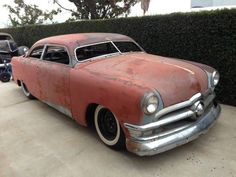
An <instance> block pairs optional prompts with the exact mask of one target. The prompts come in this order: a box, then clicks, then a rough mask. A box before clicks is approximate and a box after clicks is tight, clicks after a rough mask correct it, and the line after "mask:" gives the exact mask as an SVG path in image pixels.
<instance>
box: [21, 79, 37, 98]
mask: <svg viewBox="0 0 236 177" xmlns="http://www.w3.org/2000/svg"><path fill="white" fill-rule="evenodd" d="M21 89H22V91H23V93H24V94H25V96H26V97H28V98H29V99H34V96H33V95H32V94H31V93H30V92H29V90H28V88H27V87H26V85H25V84H24V82H23V81H21Z"/></svg>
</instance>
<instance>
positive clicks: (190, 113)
mask: <svg viewBox="0 0 236 177" xmlns="http://www.w3.org/2000/svg"><path fill="white" fill-rule="evenodd" d="M194 114H195V113H194V112H193V111H192V110H184V111H181V112H178V113H173V114H172V115H169V116H166V117H163V119H161V120H159V121H156V122H152V123H149V124H146V125H142V126H138V125H132V124H127V123H125V124H124V126H125V127H126V128H128V129H129V131H142V132H143V131H148V130H152V129H156V128H159V127H161V126H163V125H166V124H170V123H172V122H176V121H179V120H182V119H185V118H188V117H191V116H193V115H194Z"/></svg>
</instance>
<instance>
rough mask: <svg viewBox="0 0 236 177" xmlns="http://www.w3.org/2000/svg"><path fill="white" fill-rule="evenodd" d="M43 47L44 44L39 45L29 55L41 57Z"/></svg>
mask: <svg viewBox="0 0 236 177" xmlns="http://www.w3.org/2000/svg"><path fill="white" fill-rule="evenodd" d="M43 49H44V46H38V47H36V48H34V49H33V51H32V52H31V53H30V55H29V57H32V58H38V59H40V58H41V56H42V53H43Z"/></svg>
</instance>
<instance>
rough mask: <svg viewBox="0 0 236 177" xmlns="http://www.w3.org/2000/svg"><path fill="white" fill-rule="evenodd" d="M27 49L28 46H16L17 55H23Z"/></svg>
mask: <svg viewBox="0 0 236 177" xmlns="http://www.w3.org/2000/svg"><path fill="white" fill-rule="evenodd" d="M28 51H29V48H28V47H26V46H21V47H19V48H18V55H19V56H22V55H23V56H25V54H27V52H28Z"/></svg>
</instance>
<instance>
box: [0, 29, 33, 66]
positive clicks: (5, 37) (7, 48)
mask: <svg viewBox="0 0 236 177" xmlns="http://www.w3.org/2000/svg"><path fill="white" fill-rule="evenodd" d="M28 50H29V49H28V47H26V46H20V47H18V46H17V44H16V42H15V41H14V39H13V37H12V36H11V35H10V34H8V33H0V64H3V63H4V62H7V63H9V62H10V61H11V58H12V57H14V56H21V55H24V54H25V53H26V52H27V51H28Z"/></svg>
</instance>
